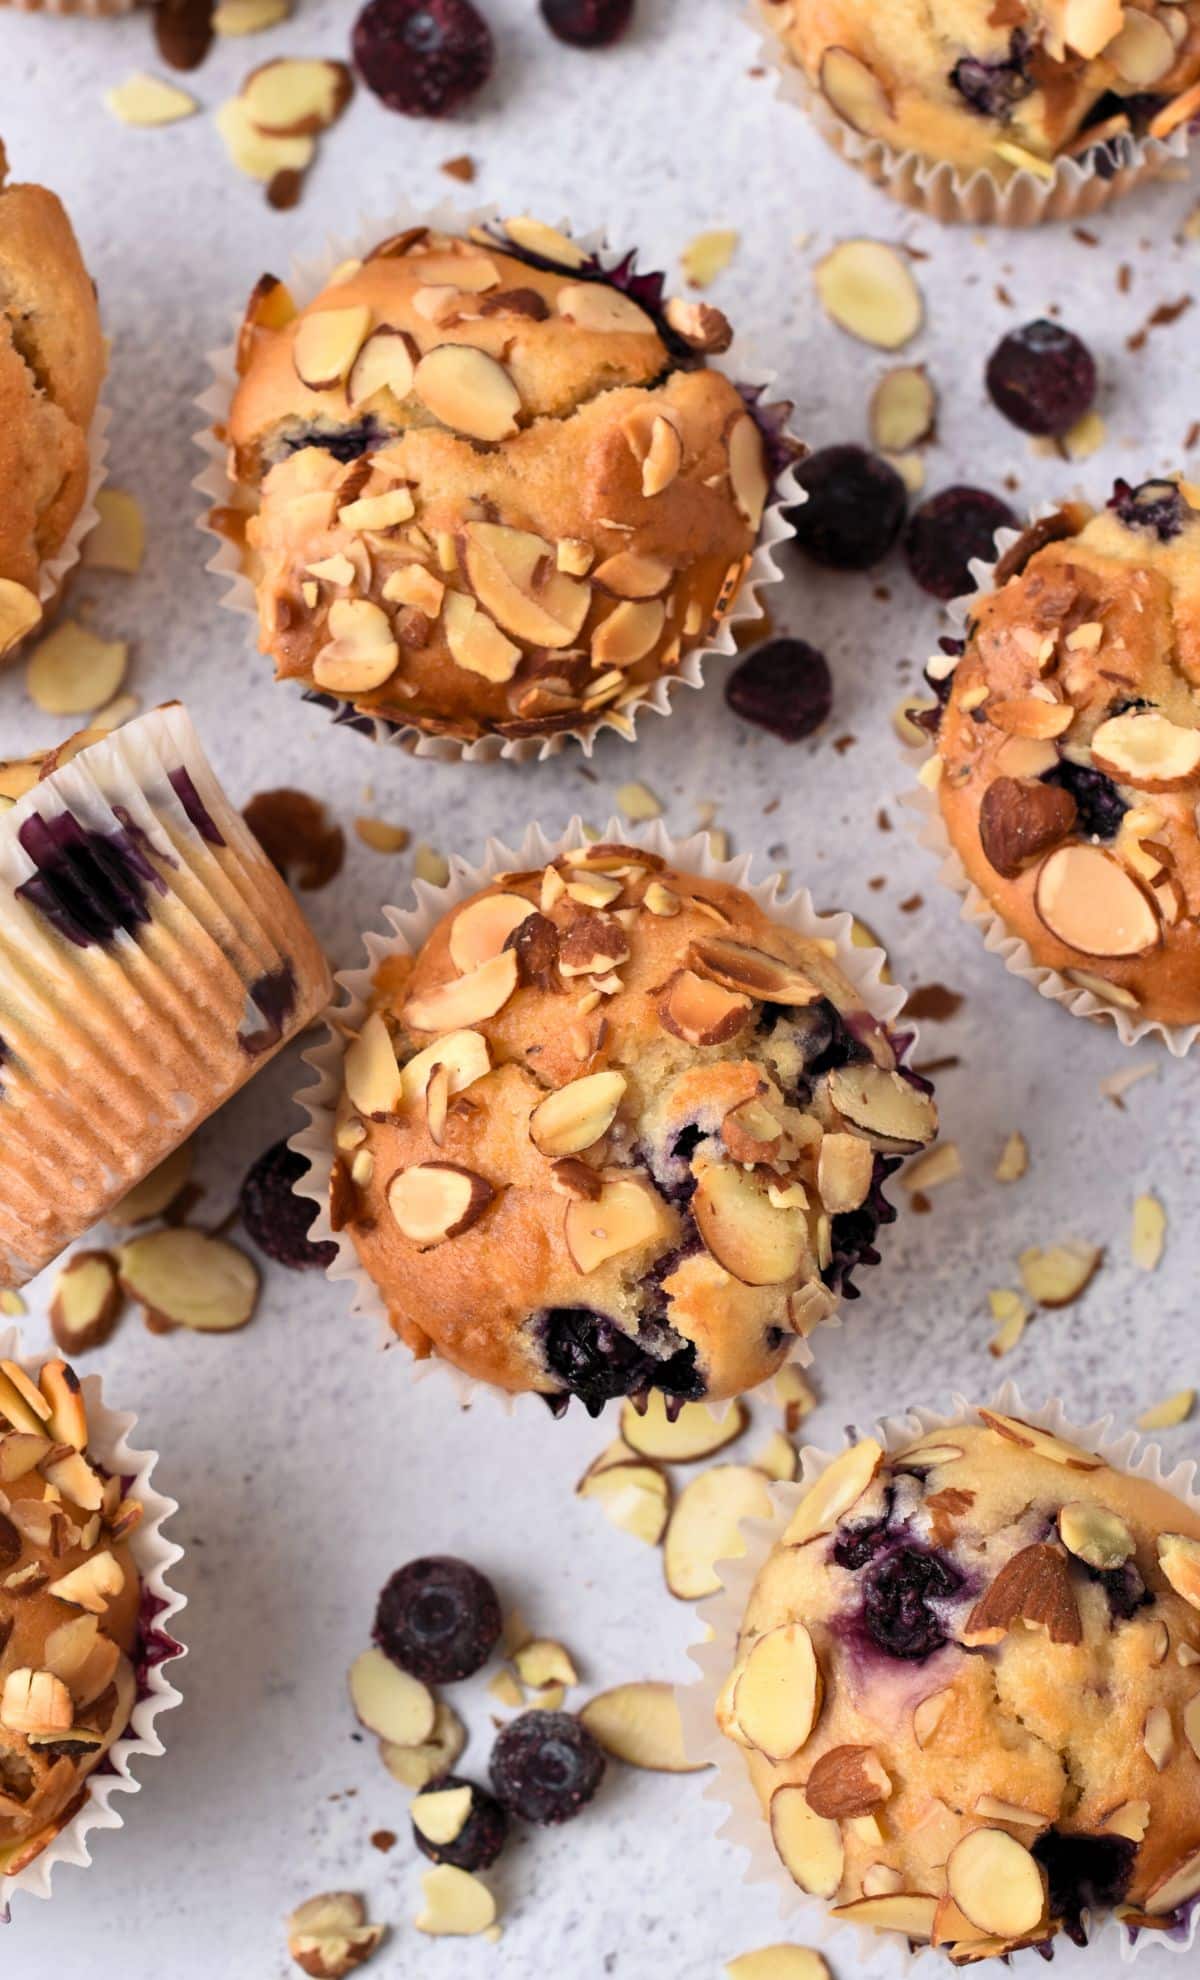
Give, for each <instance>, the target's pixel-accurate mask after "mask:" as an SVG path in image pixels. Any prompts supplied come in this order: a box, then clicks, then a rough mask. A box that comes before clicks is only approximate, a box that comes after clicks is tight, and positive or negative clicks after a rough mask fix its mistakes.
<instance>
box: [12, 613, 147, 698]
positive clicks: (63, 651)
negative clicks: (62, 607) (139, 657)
mask: <svg viewBox="0 0 1200 1980" xmlns="http://www.w3.org/2000/svg"><path fill="white" fill-rule="evenodd" d="M128 660H129V648H128V647H127V646H126V644H125V642H124V641H123V640H105V639H100V638H98V637H97V635H96V634H95V633H94V632H89V630H88V628H87V627H86V626H81V625H80V624H79V622H78V621H77V620H75V619H61V620H60V621H59V623H58V625H57V626H56V627H55V628H54V631H53V632H51V633H48V634H47V635H46V638H45V639H43V640H41V641H39V643H38V645H37V646H36V647H35V648H34V650H33V653H32V654H31V656H30V660H29V667H28V670H27V673H26V677H25V679H26V686H27V687H28V689H29V693H30V695H31V696H32V698H33V700H34V701H36V703H37V705H38V707H39V708H41V709H42V710H44V712H45V713H46V714H47V715H86V714H88V713H89V712H90V711H91V710H92V709H93V708H100V707H102V706H103V705H104V703H105V702H107V701H111V700H112V698H113V696H114V695H115V694H116V692H117V690H118V689H119V687H120V685H121V682H122V681H123V680H124V678H125V669H126V666H127V664H128Z"/></svg>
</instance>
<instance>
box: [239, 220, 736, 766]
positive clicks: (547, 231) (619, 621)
mask: <svg viewBox="0 0 1200 1980" xmlns="http://www.w3.org/2000/svg"><path fill="white" fill-rule="evenodd" d="M730 334H731V333H730V331H729V326H728V324H727V323H726V322H725V320H724V318H723V317H722V316H721V315H720V313H719V312H718V311H716V310H714V309H712V308H711V307H709V306H708V305H706V304H700V303H680V302H676V303H667V304H666V305H665V306H660V300H659V284H658V281H657V279H656V278H641V277H637V276H634V275H633V274H632V272H631V264H630V263H629V262H626V263H623V264H622V265H621V266H620V267H619V268H617V269H612V270H605V269H604V268H603V267H602V266H601V264H600V263H599V262H598V261H597V260H596V259H595V258H594V257H593V256H591V255H590V254H588V253H586V252H585V251H584V250H583V249H582V248H580V247H578V246H577V245H576V244H575V243H574V242H572V241H571V240H569V239H568V238H567V237H566V236H565V235H563V234H560V233H558V232H556V231H555V230H554V229H552V228H549V227H544V226H543V225H541V223H539V222H533V221H528V220H526V221H516V220H514V221H510V222H509V223H507V232H503V233H502V232H500V231H497V232H496V234H495V236H494V237H493V236H492V235H491V234H490V233H480V234H476V235H474V236H473V237H472V238H471V239H464V238H460V237H456V236H449V235H445V234H437V233H433V232H431V231H430V230H429V229H427V228H424V227H417V228H413V229H411V230H410V231H409V232H407V233H405V234H402V235H399V236H397V237H396V238H395V239H393V240H390V241H384V242H381V243H380V245H379V246H378V247H377V248H376V249H374V251H373V252H372V253H371V254H370V255H369V256H368V258H367V259H366V260H365V261H362V262H352V263H348V264H346V265H345V266H343V267H342V268H340V269H338V270H336V271H335V273H334V275H333V277H332V278H331V279H330V281H329V282H328V283H327V284H326V286H325V288H324V289H323V290H322V292H321V294H320V295H318V296H317V297H316V298H315V300H314V301H313V302H311V303H310V304H309V305H308V306H307V307H306V308H305V309H303V310H302V311H300V312H299V313H297V311H296V309H295V306H294V304H293V302H292V300H291V297H290V296H289V295H288V293H287V291H286V290H285V289H284V287H283V285H282V284H281V283H279V282H276V281H274V280H273V279H272V278H270V277H264V278H263V281H262V282H261V283H260V284H259V286H258V288H257V289H256V291H255V294H254V296H253V297H252V298H251V302H250V306H249V309H248V311H247V315H246V320H245V323H244V325H243V330H242V336H241V340H240V349H239V370H240V373H241V382H240V384H239V387H238V390H237V392H236V395H235V397H234V401H233V406H232V410H231V412H230V417H229V423H228V440H229V465H230V472H231V475H232V477H233V479H234V480H235V481H236V482H237V483H239V484H240V486H241V488H242V490H243V492H244V493H245V495H246V498H247V500H248V501H249V503H250V506H251V508H252V509H253V510H254V511H255V512H254V513H252V515H251V517H250V520H249V522H248V525H247V526H246V543H247V564H248V570H249V574H250V575H251V576H252V578H253V579H254V582H255V584H256V586H257V591H258V605H259V626H260V645H261V647H262V649H263V651H264V652H267V653H270V654H271V655H272V656H273V658H274V660H275V665H276V671H277V674H278V675H279V676H281V677H286V678H290V679H295V680H299V681H301V682H303V683H304V684H305V685H306V686H307V687H308V688H310V689H315V690H317V691H319V692H321V693H323V694H325V695H327V696H330V697H332V698H334V699H335V700H337V701H340V702H345V703H348V704H350V705H351V706H352V707H353V708H354V709H355V710H357V711H359V712H360V713H362V714H365V715H369V716H378V717H381V718H382V719H383V720H385V721H387V722H390V723H392V724H395V725H397V726H407V727H412V728H414V729H417V730H421V731H424V732H426V733H428V734H442V735H446V736H450V737H453V738H455V739H456V740H457V741H459V742H461V743H471V742H474V741H476V740H478V739H479V738H480V737H482V736H484V735H488V734H493V735H496V736H500V737H504V738H509V737H522V736H544V735H550V734H553V733H554V732H555V731H560V730H564V729H570V730H576V731H587V730H589V729H590V728H592V727H594V726H595V724H596V723H597V722H598V721H600V720H601V719H602V718H603V717H604V715H605V713H606V712H616V713H617V714H618V715H619V714H620V711H621V710H622V709H624V708H626V707H628V706H631V705H632V704H633V703H635V702H636V701H638V700H640V699H641V698H643V696H644V695H645V693H646V692H647V690H648V689H649V688H650V687H651V686H652V684H653V683H654V682H655V681H656V680H658V679H660V678H661V677H663V676H669V675H671V674H673V673H675V672H676V671H677V670H678V668H679V666H680V664H681V662H682V660H683V659H684V657H685V656H686V655H687V654H688V653H689V652H690V651H691V650H692V649H693V648H695V647H698V646H702V645H704V644H705V643H706V642H708V641H711V639H712V637H713V635H714V633H715V632H716V630H717V628H718V627H719V625H720V623H721V621H722V620H723V619H724V617H725V616H726V615H727V614H728V612H729V611H730V609H731V607H732V605H733V602H734V599H735V598H736V596H737V593H738V590H739V587H740V585H741V583H742V579H743V577H744V576H745V573H746V571H747V569H748V567H749V563H750V558H751V554H752V552H753V550H754V546H755V542H756V540H757V536H758V531H759V525H760V523H761V521H762V517H763V512H764V508H765V505H766V503H767V500H768V497H769V493H770V488H771V480H772V468H771V464H770V462H769V461H768V450H767V446H766V444H765V442H764V438H763V434H762V432H761V431H760V428H759V425H758V423H757V420H756V418H755V416H754V415H753V413H752V412H751V410H750V409H749V407H748V404H747V401H746V400H745V399H744V398H743V396H742V394H741V393H740V392H739V391H738V390H737V388H736V387H735V386H734V385H733V384H732V383H731V382H730V380H729V379H728V378H726V377H725V376H724V375H723V374H722V373H720V372H718V371H716V370H713V369H710V368H709V367H708V366H707V365H706V363H705V355H706V354H707V353H709V352H713V353H715V352H719V351H720V350H722V349H724V348H725V346H726V345H727V344H728V341H729V337H730Z"/></svg>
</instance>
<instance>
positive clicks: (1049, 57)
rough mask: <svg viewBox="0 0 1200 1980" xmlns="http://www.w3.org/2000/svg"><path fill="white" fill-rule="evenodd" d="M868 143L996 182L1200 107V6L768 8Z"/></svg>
mask: <svg viewBox="0 0 1200 1980" xmlns="http://www.w3.org/2000/svg"><path fill="white" fill-rule="evenodd" d="M761 4H762V10H763V13H764V14H765V16H766V18H767V20H768V21H769V22H770V23H771V24H772V25H773V26H774V27H775V29H776V30H777V32H778V33H779V34H780V35H781V37H782V39H783V43H784V46H785V49H786V50H787V52H788V54H789V55H790V57H791V58H792V59H793V60H794V61H795V62H797V63H798V64H799V65H800V67H802V68H803V69H804V70H805V71H806V73H807V74H808V76H809V78H810V80H811V81H812V82H813V83H815V84H816V85H817V87H818V88H819V89H820V90H821V92H822V94H823V96H824V97H825V99H826V101H827V102H828V103H829V104H830V106H831V107H832V108H833V109H834V110H835V111H836V112H837V114H838V116H840V117H842V118H844V119H845V121H846V122H847V123H849V124H850V125H851V126H852V127H853V128H854V129H855V130H857V131H859V132H860V133H861V134H862V135H863V136H864V137H868V138H881V139H882V140H883V141H884V142H885V143H887V144H889V145H891V147H892V148H893V150H897V151H916V152H919V153H921V154H922V155H923V156H924V157H926V158H930V159H935V160H944V161H946V162H947V163H949V164H952V165H955V166H958V167H961V168H963V169H964V170H968V171H971V170H974V169H976V168H977V167H982V168H983V169H985V170H987V171H989V172H991V173H993V174H994V175H995V176H996V177H998V178H1004V177H1006V176H1008V175H1009V174H1010V173H1011V172H1012V171H1013V170H1015V169H1018V168H1021V167H1026V168H1028V167H1032V168H1034V169H1036V167H1037V165H1038V163H1039V162H1040V161H1044V160H1046V159H1051V158H1056V157H1057V156H1059V155H1060V154H1061V153H1070V154H1073V155H1082V154H1084V153H1086V152H1087V151H1089V150H1090V149H1091V148H1092V147H1093V146H1095V145H1102V144H1106V143H1109V142H1112V141H1113V140H1118V139H1121V138H1127V137H1128V136H1129V134H1130V133H1131V132H1133V133H1134V134H1135V135H1138V136H1141V135H1143V134H1144V133H1145V132H1146V130H1147V129H1149V130H1150V132H1151V134H1152V135H1154V136H1166V135H1167V134H1168V133H1169V132H1170V131H1171V130H1173V129H1175V128H1176V127H1177V125H1179V124H1181V123H1183V122H1184V121H1185V120H1186V118H1187V117H1188V116H1189V115H1191V114H1192V113H1193V112H1194V111H1195V110H1196V109H1197V108H1200V100H1193V94H1192V93H1193V92H1194V89H1195V85H1196V83H1197V80H1198V79H1200V4H1198V0H1182V4H1181V3H1180V0H1171V4H1163V5H1155V4H1154V0H1134V4H1132V5H1128V6H1123V5H1122V4H1121V0H1001V4H1000V5H995V4H993V0H889V4H888V5H887V6H879V5H878V4H877V0H778V3H776V0H761Z"/></svg>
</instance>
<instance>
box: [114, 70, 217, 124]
mask: <svg viewBox="0 0 1200 1980" xmlns="http://www.w3.org/2000/svg"><path fill="white" fill-rule="evenodd" d="M104 107H105V109H106V110H110V111H111V112H112V114H113V116H114V117H116V118H117V119H118V120H119V121H120V122H121V123H122V124H131V125H133V126H134V128H135V129H144V130H152V129H154V128H155V127H156V126H157V125H161V124H177V123H178V122H179V121H180V119H181V118H183V117H194V116H195V114H196V112H197V110H198V109H199V108H200V105H199V103H198V102H197V101H196V98H195V97H194V96H189V95H188V93H187V91H186V89H178V88H177V87H176V85H175V84H174V83H169V82H165V81H164V80H163V78H162V77H161V76H147V75H144V74H143V73H142V72H141V71H135V73H134V74H133V75H131V76H127V77H126V79H125V81H124V82H122V83H117V84H116V85H115V86H114V87H113V88H112V89H106V90H105V92H104Z"/></svg>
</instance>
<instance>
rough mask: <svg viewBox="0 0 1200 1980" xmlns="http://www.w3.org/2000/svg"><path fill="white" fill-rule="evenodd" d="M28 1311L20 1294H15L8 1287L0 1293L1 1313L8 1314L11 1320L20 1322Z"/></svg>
mask: <svg viewBox="0 0 1200 1980" xmlns="http://www.w3.org/2000/svg"><path fill="white" fill-rule="evenodd" d="M28 1311H29V1309H28V1307H27V1306H26V1304H25V1301H24V1300H23V1299H22V1298H21V1295H20V1293H17V1292H13V1291H12V1290H11V1288H10V1287H8V1286H6V1287H5V1288H4V1289H3V1291H0V1313H5V1314H7V1315H8V1318H9V1319H10V1320H20V1319H22V1318H23V1317H24V1315H25V1314H26V1313H27V1312H28Z"/></svg>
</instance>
